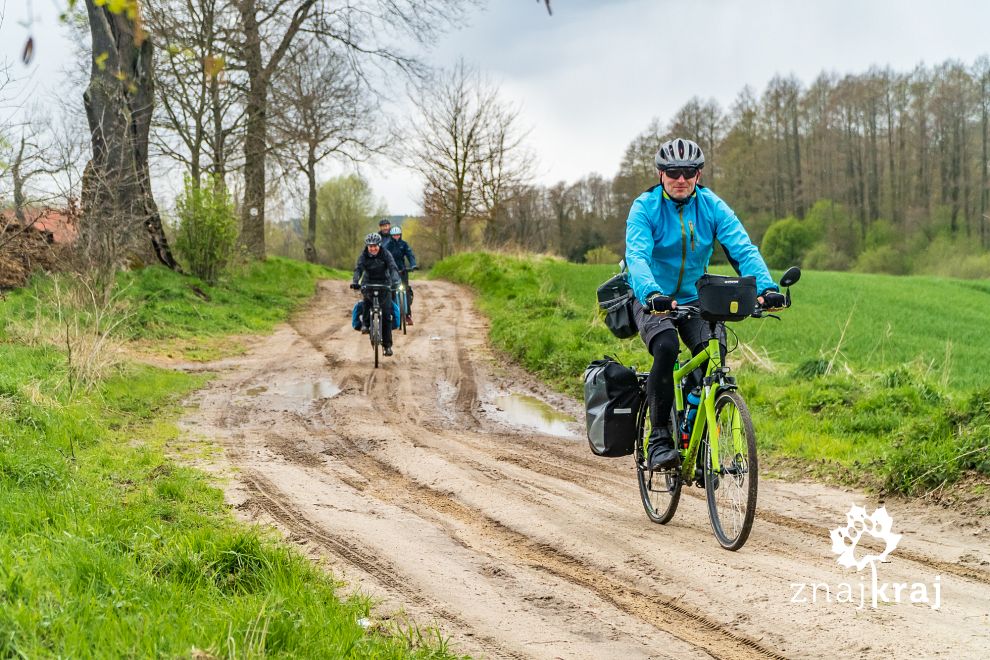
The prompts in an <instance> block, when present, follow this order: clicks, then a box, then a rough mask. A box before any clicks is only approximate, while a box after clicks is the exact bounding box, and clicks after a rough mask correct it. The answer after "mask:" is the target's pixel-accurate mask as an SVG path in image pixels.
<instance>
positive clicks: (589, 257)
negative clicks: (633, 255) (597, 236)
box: [584, 245, 622, 264]
mask: <svg viewBox="0 0 990 660" xmlns="http://www.w3.org/2000/svg"><path fill="white" fill-rule="evenodd" d="M621 258H622V257H620V256H619V255H617V254H616V253H615V252H613V251H612V250H611V249H610V248H608V247H606V246H604V245H603V246H602V247H597V248H594V249H593V250H588V251H587V252H585V253H584V261H585V263H589V264H617V263H619V259H621Z"/></svg>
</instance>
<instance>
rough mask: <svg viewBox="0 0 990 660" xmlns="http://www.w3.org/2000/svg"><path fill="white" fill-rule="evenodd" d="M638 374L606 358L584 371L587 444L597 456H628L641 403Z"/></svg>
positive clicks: (631, 449) (596, 361) (612, 359)
mask: <svg viewBox="0 0 990 660" xmlns="http://www.w3.org/2000/svg"><path fill="white" fill-rule="evenodd" d="M640 396H641V395H640V390H639V382H638V381H637V379H636V372H635V371H634V370H632V369H630V368H629V367H625V366H623V365H622V364H620V363H619V362H618V361H617V360H615V358H611V357H608V356H607V355H606V356H605V358H604V359H602V360H595V361H594V362H592V363H591V364H589V365H588V368H587V369H585V371H584V410H585V421H586V423H587V426H588V444H589V445H590V446H591V451H592V452H594V453H595V454H597V455H598V456H628V455H629V454H631V453H633V444H634V441H635V439H636V415H637V414H638V412H639V403H640Z"/></svg>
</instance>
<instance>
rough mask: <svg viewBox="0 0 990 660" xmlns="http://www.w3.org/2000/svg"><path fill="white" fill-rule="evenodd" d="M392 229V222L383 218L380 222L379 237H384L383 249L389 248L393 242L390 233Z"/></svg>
mask: <svg viewBox="0 0 990 660" xmlns="http://www.w3.org/2000/svg"><path fill="white" fill-rule="evenodd" d="M391 227H392V221H391V220H389V219H388V218H382V219H381V220H379V221H378V235H379V236H381V237H382V247H383V248H387V247H388V244H389V243H391V242H392V235H391V234H390V233H389V229H390V228H391Z"/></svg>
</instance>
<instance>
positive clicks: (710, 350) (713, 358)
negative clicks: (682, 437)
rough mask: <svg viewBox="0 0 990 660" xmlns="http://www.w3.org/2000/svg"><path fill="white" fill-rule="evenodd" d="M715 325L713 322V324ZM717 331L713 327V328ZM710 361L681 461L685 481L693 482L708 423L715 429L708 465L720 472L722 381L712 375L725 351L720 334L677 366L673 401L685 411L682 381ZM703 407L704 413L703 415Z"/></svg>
mask: <svg viewBox="0 0 990 660" xmlns="http://www.w3.org/2000/svg"><path fill="white" fill-rule="evenodd" d="M713 325H714V324H713ZM713 330H714V328H713ZM705 360H708V368H707V369H706V370H705V378H704V380H703V381H702V393H701V401H700V402H699V403H698V414H697V415H695V418H694V428H692V429H691V438H690V440H689V442H688V448H687V451H686V452H685V455H684V461H683V463H682V464H681V472H682V475H681V476H682V477H683V479H684V481H685V483H691V481H692V480H693V479H694V470H695V462H696V459H697V455H698V450H699V449H700V448H701V438H702V436H703V435H704V433H705V428H706V427H708V426H709V425H710V426H711V427H712V428H713V429H715V431H714V432H713V433H710V434H709V436H708V443H709V445H710V447H711V450H710V451H709V456H710V457H711V458H710V460H711V464H710V465H709V468H710V469H711V470H714V471H716V472H717V471H718V455H719V454H718V443H719V441H720V438H719V437H718V436H719V431H718V426H716V425H715V398H716V395H717V394H718V389H719V388H718V387H717V386H718V385H721V384H722V383H721V382H716V381H715V379H713V378H712V374H714V373H716V372H718V371H720V370H721V369H722V351H721V347H720V346H719V341H718V337H716V336H715V333H714V332H712V338H711V339H709V340H708V346H706V347H705V349H704V350H702V351H701V352H700V353H698V354H697V355H695V356H694V357H692V358H691V359H690V360H688V362H687V363H685V364H684V365H683V366H680V367H678V366H676V365H675V368H674V383H675V385H674V402H675V405H676V407H677V412H678V413H683V412H684V395H683V393H682V392H681V388H680V385H679V384H680V383H681V381H682V380H683V379H684V378H685V377H687V375H688V374H690V373H691V372H692V371H694V370H695V369H697V368H698V367H700V366H701V365H702V363H703V362H704V361H705ZM702 410H704V415H702V414H701V412H702ZM732 427H733V442H735V443H737V444H739V443H741V442H742V437H741V434H740V433H738V432H736V431H735V429H736V428H737V425H736V423H735V421H733V424H732Z"/></svg>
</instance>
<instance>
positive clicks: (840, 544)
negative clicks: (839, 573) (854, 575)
mask: <svg viewBox="0 0 990 660" xmlns="http://www.w3.org/2000/svg"><path fill="white" fill-rule="evenodd" d="M893 524H894V520H893V518H891V517H890V514H888V513H887V508H886V507H880V508H879V509H877V510H876V511H874V512H873V514H872V515H867V514H866V508H865V507H861V506H856V505H855V504H854V505H853V506H852V507H851V508H850V509H849V513H847V514H846V526H845V527H839V528H837V529H833V530H831V531H830V532H829V535H830V536H831V537H832V552H834V553H835V554H837V555H839V558H838V559H837V560H836V561H838V562H839V563H840V564H841V565H843V566H845V567H847V568H852V567H853V566H855V567H856V570H857V571H861V570H863V568H864V567H865V566H866V565H867V564H873V566H874V568H875V566H876V563H877V562H882V561H883V560H885V559H886V558H887V556H888V555H889V554H890V553H891V552H893V551H894V548H896V547H897V543H898V542H899V541H900V540H901V535H900V534H894V533H893V532H892V531H891V528H892V527H893ZM863 534H869V535H870V536H872V537H873V538H875V539H880V540H881V541H884V542H885V543H886V547H884V549H883V552H881V553H880V554H878V555H875V554H873V555H871V554H865V555H863V556H862V557H861V558H859V559H857V558H856V545H857V544H858V543H859V540H860V539H861V538H862V537H863Z"/></svg>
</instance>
